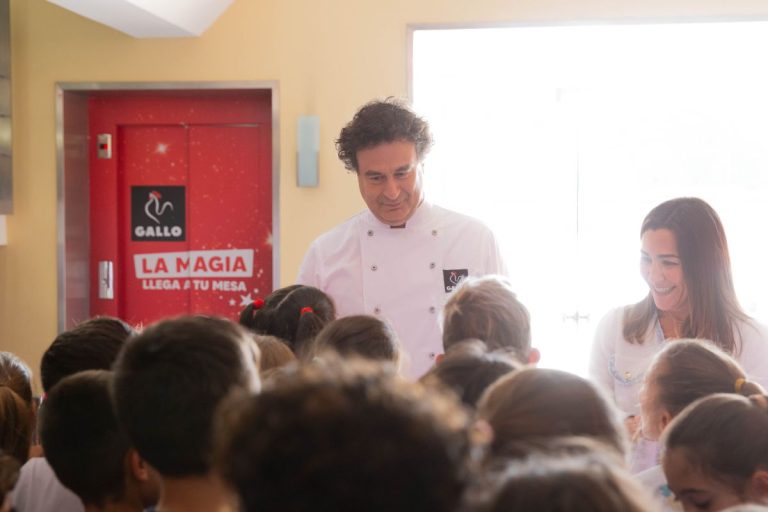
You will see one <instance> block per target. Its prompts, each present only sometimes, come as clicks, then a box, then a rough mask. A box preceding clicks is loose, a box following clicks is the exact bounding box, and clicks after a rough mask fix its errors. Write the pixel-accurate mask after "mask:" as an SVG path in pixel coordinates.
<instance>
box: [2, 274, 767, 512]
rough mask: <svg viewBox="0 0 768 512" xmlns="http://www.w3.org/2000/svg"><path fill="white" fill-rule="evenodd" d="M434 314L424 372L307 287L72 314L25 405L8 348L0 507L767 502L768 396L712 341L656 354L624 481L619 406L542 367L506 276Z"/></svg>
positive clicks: (626, 435)
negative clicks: (113, 313)
mask: <svg viewBox="0 0 768 512" xmlns="http://www.w3.org/2000/svg"><path fill="white" fill-rule="evenodd" d="M443 321H444V334H445V343H444V345H445V354H443V355H442V356H441V357H440V358H439V361H438V363H437V364H436V366H435V367H434V368H433V369H432V370H431V371H430V372H428V373H427V374H426V375H425V376H424V377H422V379H420V381H418V382H413V381H411V380H409V379H406V378H405V377H403V376H402V375H401V373H400V365H401V362H402V359H403V357H404V355H403V354H402V353H401V351H400V345H399V342H398V340H397V337H396V335H395V334H394V330H393V329H392V328H391V326H390V325H388V324H387V322H385V321H382V320H381V319H379V318H376V317H368V316H354V317H345V318H339V319H336V318H335V312H334V308H333V302H332V301H331V300H330V299H329V298H328V297H327V296H326V295H325V294H324V293H323V292H321V291H320V290H317V289H315V288H312V287H307V286H291V287H287V288H282V289H279V290H277V291H275V292H274V293H272V294H271V295H270V296H268V297H266V298H265V299H263V300H261V299H258V300H256V301H255V302H254V303H253V304H251V305H249V306H248V307H247V308H245V310H244V311H243V312H242V315H241V318H240V324H239V325H238V324H236V323H233V322H230V321H227V320H224V319H219V318H212V317H205V316H192V317H180V318H176V319H169V320H164V321H161V322H158V323H157V324H154V325H151V326H149V327H147V328H146V329H144V330H143V331H141V332H136V331H134V330H133V329H132V328H131V327H130V326H128V325H126V324H125V323H123V322H121V321H119V320H116V319H111V318H95V319H92V320H89V321H86V322H84V323H82V324H81V325H79V326H77V327H75V328H74V329H72V330H70V331H67V332H65V333H62V334H61V335H59V336H58V337H57V338H56V339H55V340H54V341H53V343H52V344H51V345H50V347H49V348H48V349H47V350H46V352H45V354H44V356H43V358H42V362H41V373H40V376H41V381H42V384H43V390H44V393H45V394H44V398H43V400H42V404H40V406H39V407H38V403H37V401H36V400H35V399H34V397H33V396H32V387H31V371H30V369H29V368H28V366H27V365H26V364H25V363H24V362H23V361H21V360H20V359H19V358H18V357H16V356H14V355H13V354H10V353H8V352H2V353H0V426H1V427H2V428H1V429H0V443H1V444H0V448H1V449H2V451H3V455H2V456H0V492H2V500H3V501H2V503H3V507H4V508H3V509H0V510H11V507H13V510H16V511H17V512H26V511H36V512H46V511H64V512H69V511H83V510H88V511H91V510H103V511H107V510H135V511H141V510H157V511H158V512H162V511H182V510H183V511H192V512H194V511H198V510H199V511H237V510H243V511H246V512H251V511H254V512H255V511H278V510H279V511H294V512H301V511H307V512H308V511H353V510H354V511H359V510H369V511H382V512H384V511H392V510H423V511H435V512H440V511H446V512H447V511H455V512H497V511H498V512H502V511H531V510H551V511H564V512H565V511H574V512H575V511H584V510H590V511H601V512H602V511H605V512H619V511H638V512H646V511H654V510H659V511H660V510H682V509H685V510H686V511H705V510H708V511H709V510H711V511H714V510H725V509H726V508H727V507H731V506H736V507H741V508H732V509H728V510H752V508H745V507H759V505H760V504H768V436H767V435H766V433H768V397H766V396H765V395H764V391H763V389H762V387H761V386H760V385H759V384H756V383H754V382H752V381H750V379H749V377H748V376H747V374H746V373H745V372H744V371H743V370H742V368H741V367H740V365H739V363H738V362H737V361H736V360H735V359H734V358H733V357H732V356H730V355H729V354H728V353H727V352H725V351H724V350H722V349H720V348H718V347H717V346H715V345H714V344H712V343H710V342H707V341H706V340H678V341H676V342H675V343H670V344H667V345H666V346H665V348H664V349H663V350H661V351H660V352H659V353H658V354H657V355H656V356H655V358H654V359H653V362H652V363H651V366H650V368H649V370H648V371H647V372H646V373H645V376H644V380H643V383H642V386H641V393H640V402H641V406H640V410H641V420H640V424H641V427H640V429H639V431H640V432H641V433H642V435H643V436H644V437H647V438H649V439H651V440H657V439H661V443H662V450H661V452H660V459H659V464H658V465H657V466H654V467H651V468H648V469H647V470H645V471H644V472H642V473H640V474H637V475H633V474H631V472H630V470H629V466H628V461H629V454H630V453H631V449H630V446H631V445H632V444H633V442H634V440H633V439H632V438H631V436H630V432H629V431H628V429H627V428H626V425H625V424H624V422H623V420H624V418H623V417H622V415H621V413H620V412H619V409H618V408H617V407H616V405H615V404H614V403H613V402H612V401H611V400H610V398H609V396H608V395H607V394H604V392H603V391H602V390H601V389H599V388H598V386H597V385H596V384H594V383H593V382H591V381H589V380H587V379H584V378H581V377H578V376H576V375H572V374H569V373H566V372H562V371H557V370H551V369H543V368H536V366H535V363H536V361H537V360H538V355H539V354H538V351H537V350H536V349H535V348H533V347H531V336H530V326H529V317H528V312H527V310H526V308H525V307H524V306H523V305H522V304H521V303H520V302H519V301H518V300H517V298H516V296H515V294H514V293H513V292H512V290H511V287H510V286H509V283H508V282H507V281H506V279H505V278H502V277H498V276H489V277H484V278H479V279H474V278H470V279H468V280H466V281H465V282H464V283H463V284H462V285H461V286H460V287H459V288H458V290H457V291H456V292H455V293H454V294H453V295H452V296H451V298H450V299H449V301H448V303H447V304H446V306H445V311H444V315H443ZM38 440H39V445H38ZM755 510H759V508H755Z"/></svg>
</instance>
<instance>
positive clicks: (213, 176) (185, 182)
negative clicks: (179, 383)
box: [89, 92, 272, 324]
mask: <svg viewBox="0 0 768 512" xmlns="http://www.w3.org/2000/svg"><path fill="white" fill-rule="evenodd" d="M90 101H91V103H90V111H89V120H90V129H89V131H90V140H91V141H94V143H93V144H92V147H93V153H92V155H91V173H90V178H91V185H90V186H91V190H90V198H91V208H90V211H91V214H90V215H91V276H90V278H91V290H90V299H91V302H90V303H91V314H92V315H97V314H101V315H105V314H107V315H114V316H117V317H119V318H122V319H124V320H126V321H127V322H129V323H131V324H148V323H151V322H154V321H155V320H158V319H160V318H164V317H169V316H176V315H180V314H189V313H203V314H214V315H219V316H225V317H229V318H233V319H234V318H236V316H237V314H238V312H239V310H240V309H241V308H242V307H243V306H244V305H246V304H247V303H249V302H250V301H251V300H252V299H253V298H255V297H256V296H259V295H266V294H267V293H269V292H270V291H271V287H272V240H271V238H272V170H271V169H272V155H271V146H272V145H271V133H270V127H271V106H270V98H269V95H268V94H255V93H221V92H219V93H216V94H212V93H198V94H197V95H192V94H189V93H186V94H183V95H182V96H180V97H177V96H171V95H146V96H138V97H137V96H130V97H120V96H105V97H95V98H91V100H90ZM110 153H111V154H110ZM110 281H111V283H110ZM110 284H111V288H110V286H109V285H110Z"/></svg>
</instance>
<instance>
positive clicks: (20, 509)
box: [12, 457, 85, 512]
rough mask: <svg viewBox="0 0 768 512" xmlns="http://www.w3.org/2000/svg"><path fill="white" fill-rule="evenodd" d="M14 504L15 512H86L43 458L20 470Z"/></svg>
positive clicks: (32, 461)
mask: <svg viewBox="0 0 768 512" xmlns="http://www.w3.org/2000/svg"><path fill="white" fill-rule="evenodd" d="M12 501H13V508H14V510H15V511H16V512H85V507H84V506H83V502H82V501H80V498H78V497H77V495H76V494H75V493H73V492H72V491H70V490H69V489H67V488H66V487H64V486H63V485H62V484H61V483H60V482H59V480H58V479H57V478H56V474H55V473H54V472H53V468H51V466H50V465H49V464H48V461H47V460H45V458H44V457H34V458H31V459H29V460H28V461H27V462H26V463H25V464H24V465H23V466H22V467H21V472H20V473H19V480H18V481H17V482H16V486H15V487H14V488H13V494H12Z"/></svg>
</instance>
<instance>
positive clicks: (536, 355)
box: [528, 348, 541, 365]
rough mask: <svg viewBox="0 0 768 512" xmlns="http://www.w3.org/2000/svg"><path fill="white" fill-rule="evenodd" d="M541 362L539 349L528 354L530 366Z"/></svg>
mask: <svg viewBox="0 0 768 512" xmlns="http://www.w3.org/2000/svg"><path fill="white" fill-rule="evenodd" d="M540 360H541V352H539V349H537V348H531V351H530V352H528V364H534V365H535V364H536V363H538V362H539V361H540Z"/></svg>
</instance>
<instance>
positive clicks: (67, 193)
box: [56, 81, 280, 332]
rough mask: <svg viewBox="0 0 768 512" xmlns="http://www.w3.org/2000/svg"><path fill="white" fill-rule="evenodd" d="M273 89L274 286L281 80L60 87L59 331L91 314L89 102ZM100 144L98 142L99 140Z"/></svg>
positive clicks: (276, 277) (274, 280)
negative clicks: (108, 96) (105, 97)
mask: <svg viewBox="0 0 768 512" xmlns="http://www.w3.org/2000/svg"><path fill="white" fill-rule="evenodd" d="M216 90H218V91H227V90H232V91H257V90H268V91H270V97H271V108H272V125H271V130H272V272H273V274H272V286H273V288H277V287H278V286H279V276H280V257H279V256H280V217H279V212H280V203H279V199H280V193H279V192H280V130H279V128H280V127H279V119H280V117H279V110H278V105H279V91H278V84H277V82H276V81H247V82H126V83H117V82H87V83H86V82H61V83H57V84H56V173H57V192H56V196H57V205H56V207H57V212H56V213H57V214H56V217H57V241H56V252H57V310H58V320H57V330H58V332H62V331H65V330H67V329H71V328H72V327H74V325H76V324H77V323H78V322H80V321H83V320H85V319H87V318H88V317H89V316H90V313H89V311H90V303H89V302H90V301H89V297H88V295H89V289H90V279H89V271H88V269H89V268H90V267H89V265H90V262H89V249H90V236H89V231H90V222H89V207H90V205H89V200H88V195H89V192H88V191H89V177H88V176H89V165H88V163H89V162H88V155H89V151H88V145H89V144H90V143H91V142H90V141H89V140H88V99H89V98H90V97H91V96H95V95H99V94H104V93H107V92H109V93H114V92H120V93H123V94H126V95H132V94H133V95H140V94H145V93H154V92H159V91H163V92H164V93H168V94H172V93H173V92H174V91H178V92H180V93H183V92H187V93H188V92H189V91H216ZM93 143H95V142H93Z"/></svg>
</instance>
